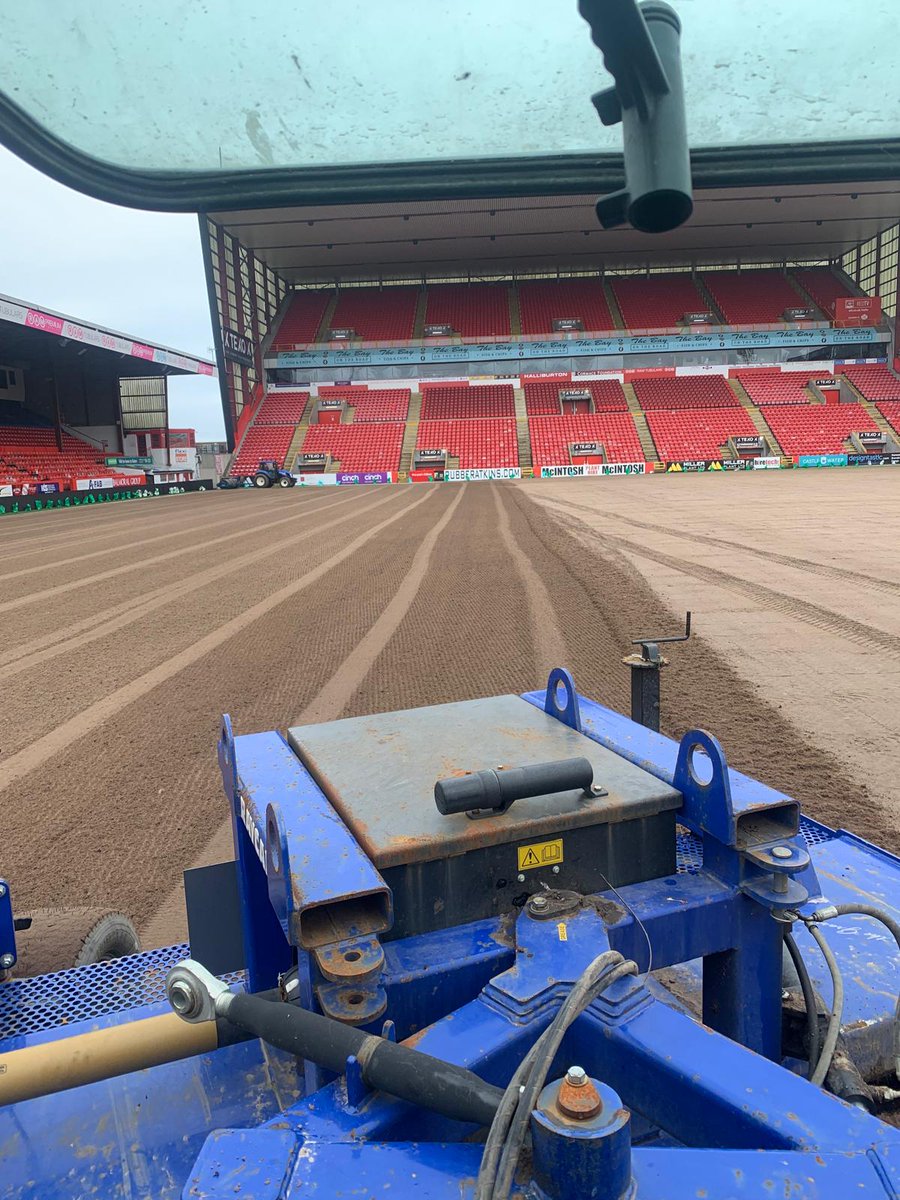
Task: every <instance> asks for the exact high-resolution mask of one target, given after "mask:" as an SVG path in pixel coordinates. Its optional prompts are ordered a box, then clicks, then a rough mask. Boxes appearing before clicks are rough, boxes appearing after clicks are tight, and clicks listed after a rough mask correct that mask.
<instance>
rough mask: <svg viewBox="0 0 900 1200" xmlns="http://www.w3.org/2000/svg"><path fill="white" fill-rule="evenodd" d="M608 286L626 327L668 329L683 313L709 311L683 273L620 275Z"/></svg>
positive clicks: (687, 275)
mask: <svg viewBox="0 0 900 1200" xmlns="http://www.w3.org/2000/svg"><path fill="white" fill-rule="evenodd" d="M610 286H611V288H612V290H613V294H614V295H615V297H616V303H617V304H618V306H619V312H620V313H621V314H622V320H623V321H624V322H625V327H626V329H671V328H673V327H674V326H676V325H677V324H678V322H679V321H681V319H682V318H683V317H684V315H685V313H689V312H708V311H709V301H708V300H707V299H706V298H705V297H704V296H703V295H702V294H701V293H700V291H699V289H698V287H697V285H696V283H695V282H694V280H693V278H692V277H691V276H690V275H689V274H687V273H686V272H685V273H683V274H678V275H650V276H644V275H622V276H619V277H618V278H615V279H611V280H610Z"/></svg>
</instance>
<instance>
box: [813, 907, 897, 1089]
mask: <svg viewBox="0 0 900 1200" xmlns="http://www.w3.org/2000/svg"><path fill="white" fill-rule="evenodd" d="M843 916H861V917H872V918H873V920H875V921H880V922H881V924H882V925H883V926H884V927H885V929H887V930H888V931H889V932H890V933H892V934H893V936H894V941H895V942H896V943H897V949H898V950H900V922H897V921H895V920H894V918H893V917H892V916H890V915H889V914H888V913H886V912H885V911H884V910H883V909H881V908H876V907H875V906H874V905H873V904H826V905H823V906H822V908H820V909H817V910H816V911H815V912H814V913H813V915H812V917H811V918H810V920H813V921H830V920H832V919H833V918H834V917H843ZM893 1057H894V1073H895V1074H896V1076H897V1078H898V1079H900V990H898V993H897V1004H896V1007H895V1009H894V1046H893Z"/></svg>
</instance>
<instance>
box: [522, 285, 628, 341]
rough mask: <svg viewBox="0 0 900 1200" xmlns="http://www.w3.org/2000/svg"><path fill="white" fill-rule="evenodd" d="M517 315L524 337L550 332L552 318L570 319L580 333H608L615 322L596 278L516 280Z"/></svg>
mask: <svg viewBox="0 0 900 1200" xmlns="http://www.w3.org/2000/svg"><path fill="white" fill-rule="evenodd" d="M518 293H519V318H520V321H521V325H522V333H523V334H525V335H526V336H529V335H535V334H541V335H542V334H547V333H553V322H554V320H564V319H566V318H574V319H575V320H579V321H581V322H582V323H583V326H584V332H589V331H590V332H604V333H608V332H610V331H611V330H614V329H615V328H616V323H615V321H614V319H613V315H612V313H611V312H610V311H609V305H608V304H607V302H606V295H605V293H604V291H603V284H602V283H601V281H600V280H599V279H559V280H555V279H553V280H551V279H542V280H536V281H535V282H533V283H527V282H524V283H520V284H519V285H518Z"/></svg>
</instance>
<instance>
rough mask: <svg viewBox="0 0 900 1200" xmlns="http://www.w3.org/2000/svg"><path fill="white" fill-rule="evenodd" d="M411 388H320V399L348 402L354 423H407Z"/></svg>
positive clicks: (323, 386)
mask: <svg viewBox="0 0 900 1200" xmlns="http://www.w3.org/2000/svg"><path fill="white" fill-rule="evenodd" d="M409 397H410V389H409V388H367V387H327V386H325V385H322V386H321V387H320V388H319V399H320V400H325V399H328V398H338V399H341V400H346V401H347V405H348V407H350V408H352V409H353V423H354V424H359V422H361V421H365V422H369V421H374V422H381V421H405V420H406V416H407V413H408V412H409Z"/></svg>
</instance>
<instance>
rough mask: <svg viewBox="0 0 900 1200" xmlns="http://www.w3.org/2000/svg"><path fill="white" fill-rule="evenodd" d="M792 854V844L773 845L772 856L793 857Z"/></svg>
mask: <svg viewBox="0 0 900 1200" xmlns="http://www.w3.org/2000/svg"><path fill="white" fill-rule="evenodd" d="M791 856H792V851H791V848H790V846H773V847H772V857H773V858H791Z"/></svg>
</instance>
